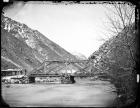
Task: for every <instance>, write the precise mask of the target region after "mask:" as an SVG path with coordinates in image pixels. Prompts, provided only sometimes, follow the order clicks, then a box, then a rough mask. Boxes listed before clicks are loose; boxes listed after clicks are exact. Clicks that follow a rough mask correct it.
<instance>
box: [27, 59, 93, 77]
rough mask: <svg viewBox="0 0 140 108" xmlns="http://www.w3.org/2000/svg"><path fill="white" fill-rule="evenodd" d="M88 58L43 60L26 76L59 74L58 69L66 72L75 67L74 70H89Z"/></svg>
mask: <svg viewBox="0 0 140 108" xmlns="http://www.w3.org/2000/svg"><path fill="white" fill-rule="evenodd" d="M89 63H91V61H90V60H45V61H44V62H43V63H42V64H41V65H40V66H38V67H36V68H35V69H33V70H32V71H31V72H29V73H28V74H27V76H42V77H45V76H59V75H61V74H62V73H59V71H60V70H63V71H64V70H65V72H64V73H65V74H67V73H68V70H71V73H69V74H72V68H76V70H77V71H76V72H74V73H78V72H84V73H86V72H89V73H90V72H91V70H90V69H89V67H90V66H91V65H90V64H89ZM70 68H71V69H70Z"/></svg>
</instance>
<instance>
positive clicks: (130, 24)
mask: <svg viewBox="0 0 140 108" xmlns="http://www.w3.org/2000/svg"><path fill="white" fill-rule="evenodd" d="M109 6H110V7H109ZM109 6H106V8H107V9H108V10H109V12H110V13H106V16H107V18H108V23H109V25H110V26H109V29H108V31H109V32H110V33H111V34H112V35H115V36H117V35H119V34H122V33H123V35H124V37H125V42H124V43H123V45H124V46H126V47H127V48H128V50H129V52H130V56H131V59H132V61H133V63H134V64H135V61H136V60H135V57H134V54H133V51H132V47H131V46H132V45H133V44H134V43H135V38H136V36H135V38H134V39H133V40H131V41H130V40H129V34H130V33H131V31H132V32H133V30H132V29H133V28H134V23H135V6H134V5H132V4H128V3H118V2H114V3H112V4H110V5H109Z"/></svg>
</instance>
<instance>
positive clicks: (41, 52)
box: [1, 15, 77, 71]
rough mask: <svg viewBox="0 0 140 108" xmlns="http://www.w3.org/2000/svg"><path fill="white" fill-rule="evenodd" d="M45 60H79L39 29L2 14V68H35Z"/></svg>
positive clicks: (28, 69) (29, 69)
mask: <svg viewBox="0 0 140 108" xmlns="http://www.w3.org/2000/svg"><path fill="white" fill-rule="evenodd" d="M44 60H77V58H76V57H75V56H74V55H72V54H70V53H69V52H67V51H66V50H65V49H63V48H62V47H60V46H59V45H57V44H56V43H54V42H53V41H51V40H49V39H48V38H47V37H46V36H44V35H43V34H41V33H40V32H39V31H37V30H33V29H31V28H29V27H28V26H27V25H25V24H22V23H19V22H17V21H14V20H12V19H11V18H8V17H5V16H4V15H1V64H2V65H1V69H8V68H24V69H27V71H31V70H33V69H34V68H35V67H37V66H39V65H41V63H43V61H44Z"/></svg>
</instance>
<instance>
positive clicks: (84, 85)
mask: <svg viewBox="0 0 140 108" xmlns="http://www.w3.org/2000/svg"><path fill="white" fill-rule="evenodd" d="M114 90H115V88H114V86H113V85H112V84H110V83H109V82H107V81H100V80H97V81H92V82H91V81H83V82H77V83H75V84H11V85H10V88H7V87H5V86H4V85H3V86H2V96H3V99H4V100H5V102H6V103H7V104H9V105H10V106H24V107H28V106H36V107H37V106H46V107H47V106H59V107H63V106H64V107H66V106H72V107H74V106H93V107H97V106H108V105H111V104H112V103H113V101H114V99H115V97H116V94H115V93H114V92H111V91H114Z"/></svg>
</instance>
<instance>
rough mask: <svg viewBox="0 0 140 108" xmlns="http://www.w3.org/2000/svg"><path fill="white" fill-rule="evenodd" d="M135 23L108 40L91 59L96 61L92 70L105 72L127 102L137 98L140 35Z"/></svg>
mask: <svg viewBox="0 0 140 108" xmlns="http://www.w3.org/2000/svg"><path fill="white" fill-rule="evenodd" d="M137 33H138V32H137V30H136V28H135V25H134V24H132V25H130V26H128V27H126V28H124V29H123V30H122V31H121V32H120V33H119V34H118V35H117V36H114V37H112V38H110V39H109V40H108V41H106V42H105V43H104V44H103V45H101V47H100V48H99V50H97V51H95V52H94V53H93V54H92V55H91V56H90V57H89V60H92V61H94V63H93V65H94V66H93V68H92V70H93V71H92V72H93V73H104V74H105V75H107V76H108V77H109V78H110V79H111V80H110V82H111V83H113V84H114V85H115V87H116V89H117V94H118V95H119V96H121V97H120V98H119V99H122V100H123V102H125V103H126V104H128V103H131V102H134V101H135V99H136V92H137V91H136V90H137V83H136V72H137V71H138V69H139V68H138V67H136V66H137V63H139V58H138V57H139V53H138V49H137V48H138V43H137V42H138V36H137Z"/></svg>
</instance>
